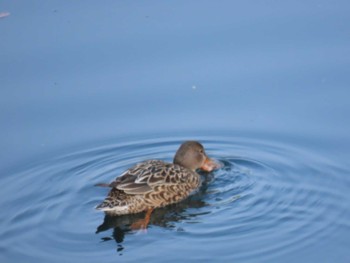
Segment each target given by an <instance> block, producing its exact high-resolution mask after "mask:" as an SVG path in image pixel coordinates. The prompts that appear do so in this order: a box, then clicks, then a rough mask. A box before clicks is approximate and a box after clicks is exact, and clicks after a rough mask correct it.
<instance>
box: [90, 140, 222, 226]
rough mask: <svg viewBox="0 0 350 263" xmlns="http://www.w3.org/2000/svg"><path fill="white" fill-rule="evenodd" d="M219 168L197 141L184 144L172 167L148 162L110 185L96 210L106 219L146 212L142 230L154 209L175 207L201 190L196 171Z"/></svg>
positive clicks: (152, 161)
mask: <svg viewBox="0 0 350 263" xmlns="http://www.w3.org/2000/svg"><path fill="white" fill-rule="evenodd" d="M215 168H218V164H217V163H215V162H214V161H213V160H211V159H209V158H208V156H207V155H206V153H205V151H204V147H203V146H202V145H201V144H200V143H199V142H196V141H187V142H184V143H183V144H182V145H181V146H180V148H179V149H178V150H177V152H176V154H175V157H174V161H173V163H166V162H163V161H160V160H150V161H145V162H142V163H139V164H137V165H135V166H134V167H132V168H130V169H128V170H127V171H125V172H124V173H123V174H122V175H121V176H120V177H117V178H116V179H115V180H114V181H113V182H112V183H110V184H108V185H104V184H100V185H103V186H108V187H111V188H112V189H111V190H110V192H109V194H108V196H107V197H106V199H105V200H104V201H103V202H102V203H101V204H100V205H98V206H97V207H96V209H98V210H102V211H104V212H105V213H106V214H108V215H124V214H133V213H139V212H143V211H146V212H147V213H146V218H145V219H144V220H143V221H142V222H141V223H140V224H139V226H137V227H138V228H145V227H146V226H147V224H148V222H149V218H150V215H151V213H152V211H153V209H154V208H157V207H162V206H166V205H169V204H173V203H177V202H179V201H181V200H183V199H185V198H186V197H188V196H189V195H190V194H191V193H192V192H193V191H194V190H196V189H197V188H198V187H199V186H200V176H199V174H197V173H196V170H197V169H201V170H204V171H208V172H210V171H212V170H213V169H215Z"/></svg>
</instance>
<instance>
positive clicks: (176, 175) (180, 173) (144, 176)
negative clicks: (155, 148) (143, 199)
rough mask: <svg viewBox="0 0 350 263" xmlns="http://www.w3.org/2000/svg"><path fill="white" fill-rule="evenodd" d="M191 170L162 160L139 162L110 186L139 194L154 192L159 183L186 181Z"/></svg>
mask: <svg viewBox="0 0 350 263" xmlns="http://www.w3.org/2000/svg"><path fill="white" fill-rule="evenodd" d="M189 174H191V172H190V171H189V170H188V169H186V168H183V167H181V166H179V165H174V164H172V163H166V162H163V161H160V160H150V161H145V162H142V163H139V164H137V165H135V166H134V167H133V168H130V169H129V170H127V171H125V172H124V173H123V174H122V175H121V176H120V177H117V178H116V179H115V181H113V182H112V183H111V184H110V187H113V188H116V189H119V190H122V191H124V192H125V193H126V194H131V195H137V194H146V193H149V192H152V191H153V189H154V187H155V186H157V185H170V184H179V183H183V182H186V180H187V177H188V176H189Z"/></svg>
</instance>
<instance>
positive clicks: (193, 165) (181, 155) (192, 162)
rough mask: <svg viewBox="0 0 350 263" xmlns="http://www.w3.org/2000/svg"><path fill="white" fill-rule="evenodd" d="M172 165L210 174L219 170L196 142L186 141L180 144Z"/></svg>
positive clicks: (217, 165)
mask: <svg viewBox="0 0 350 263" xmlns="http://www.w3.org/2000/svg"><path fill="white" fill-rule="evenodd" d="M174 164H178V165H181V166H183V167H185V168H188V169H190V170H192V171H195V170H197V169H201V170H203V171H207V172H210V171H212V170H214V169H217V168H219V164H217V163H216V162H214V161H213V160H212V159H210V158H209V157H208V156H207V154H206V153H205V150H204V147H203V145H202V144H200V143H199V142H197V141H187V142H184V143H183V144H181V146H180V148H179V149H178V150H177V152H176V154H175V157H174Z"/></svg>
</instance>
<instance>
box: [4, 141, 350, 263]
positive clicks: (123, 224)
mask: <svg viewBox="0 0 350 263" xmlns="http://www.w3.org/2000/svg"><path fill="white" fill-rule="evenodd" d="M186 139H190V138H187V137H178V138H168V137H160V138H157V139H154V138H152V139H149V138H145V139H139V140H133V141H132V140H131V141H130V140H129V141H127V142H117V143H115V142H112V143H107V144H102V145H99V146H97V147H91V148H88V149H82V150H80V151H75V152H73V153H69V154H67V155H62V156H57V157H56V158H53V159H50V160H46V161H42V162H41V163H40V164H39V165H36V166H34V167H30V168H29V169H26V170H23V171H19V172H17V173H15V174H12V175H11V176H7V177H6V178H5V179H2V183H3V184H4V185H7V186H8V187H7V188H6V189H4V193H3V194H5V196H6V195H8V196H10V197H11V199H10V200H9V202H8V203H6V204H1V209H3V210H4V211H7V215H6V216H2V218H1V219H2V221H3V222H4V224H5V229H4V231H3V233H2V234H1V240H2V241H1V242H0V248H1V250H2V251H3V250H5V251H6V253H7V254H8V255H9V256H10V255H11V256H12V257H14V255H15V254H16V255H17V256H16V257H15V258H17V259H19V260H20V259H24V258H32V259H33V261H35V260H37V259H46V260H47V261H51V262H52V261H57V262H58V261H64V260H65V259H68V258H70V259H79V261H82V260H83V259H84V260H85V261H91V260H93V259H96V257H97V256H98V257H100V259H101V258H105V259H107V255H109V253H110V252H109V251H110V247H109V246H107V247H106V246H102V245H101V241H103V243H105V242H106V241H110V240H115V241H116V242H117V243H119V246H118V248H117V251H118V252H120V253H121V254H124V255H125V254H126V253H127V251H128V249H125V247H123V246H121V245H120V244H121V243H123V242H125V240H126V239H130V242H129V247H133V249H132V250H133V251H137V250H138V249H140V248H138V247H137V244H138V241H137V239H138V238H139V237H138V236H137V235H133V234H134V233H133V232H132V231H130V228H129V226H130V225H131V223H132V222H133V221H135V220H137V219H138V218H140V216H142V215H130V216H122V217H117V218H109V217H106V218H105V219H104V220H102V219H103V215H102V214H101V213H98V212H96V211H94V209H93V207H94V206H95V205H96V204H98V203H99V202H100V201H101V200H103V198H104V197H105V195H106V189H103V188H97V187H94V185H95V184H97V183H100V182H109V181H111V180H112V179H114V178H115V177H116V176H118V175H119V174H121V173H122V172H123V171H124V170H125V169H127V168H128V167H130V166H132V165H134V164H135V163H137V162H140V161H143V160H146V159H163V160H166V161H171V160H172V158H173V155H174V153H175V151H176V149H177V147H178V146H179V144H180V143H181V142H182V141H184V140H186ZM198 140H200V141H201V142H202V143H203V144H204V145H205V147H206V148H207V152H208V154H210V155H211V156H212V157H214V158H216V159H217V160H218V161H220V162H221V163H222V164H223V166H222V168H221V169H219V170H217V171H215V172H214V173H211V174H203V178H204V183H203V187H202V188H201V189H200V191H198V192H197V193H196V194H194V195H193V196H191V197H190V198H188V199H187V200H185V201H184V202H181V203H179V204H175V205H171V206H168V207H165V208H161V209H157V210H156V211H155V212H154V214H153V215H152V218H151V226H150V228H149V232H148V235H147V238H148V239H152V240H153V242H155V243H156V244H157V245H159V246H160V247H162V246H166V244H167V243H166V242H165V243H161V244H160V243H159V242H160V241H158V240H160V239H159V238H158V236H159V235H160V232H159V231H158V230H157V229H165V230H176V232H172V231H171V232H170V235H172V236H173V237H172V238H173V239H176V240H182V242H184V243H186V242H192V241H194V243H195V244H197V243H200V241H201V240H206V239H207V240H210V246H209V245H208V247H207V248H206V249H205V250H207V251H215V253H220V254H221V255H223V257H225V258H230V259H245V260H251V259H256V258H259V259H260V260H269V259H274V258H277V256H281V255H290V254H292V253H293V252H295V251H298V250H300V249H301V248H303V247H307V246H310V245H312V244H313V243H315V242H318V241H319V240H322V239H325V238H326V237H329V236H332V235H334V233H336V232H337V231H339V229H343V228H348V227H349V224H348V223H347V222H348V221H347V220H346V219H348V213H347V205H346V204H347V201H348V195H347V192H346V191H347V186H348V185H349V181H348V179H346V178H345V177H344V176H341V175H343V174H346V173H348V171H347V170H345V169H344V168H343V166H341V165H338V164H337V163H336V162H334V160H332V159H327V158H326V157H325V156H323V155H319V154H317V153H315V152H313V151H311V149H305V148H303V147H301V146H295V145H294V144H293V146H291V144H288V143H286V142H285V141H284V143H282V142H280V141H271V140H266V139H265V140H258V139H256V138H254V139H252V138H244V137H230V136H226V137H224V136H211V137H208V136H205V137H204V136H201V137H199V138H198ZM13 193H15V194H13ZM101 223H102V224H101ZM96 228H97V235H96V234H95V233H94V232H95V230H96ZM109 229H113V231H112V233H111V232H110V230H109ZM152 233H154V235H152ZM156 233H157V235H156ZM106 235H108V236H106ZM162 235H166V234H164V233H162ZM107 243H110V242H107ZM215 244H216V245H215ZM19 248H25V249H19ZM43 248H45V249H43ZM164 249H165V250H166V247H164ZM192 249H194V250H198V251H201V250H203V248H202V247H201V246H200V245H193V246H192ZM62 251H64V252H65V254H64V257H65V258H56V259H55V258H52V255H55V254H56V255H57V254H58V253H59V252H62ZM184 251H186V249H185V250H184ZM184 253H185V255H186V252H184ZM188 253H189V252H188ZM203 253H204V255H205V254H206V253H207V252H205V251H204V252H203ZM82 255H83V256H82ZM187 256H188V259H189V260H190V259H191V254H189V255H187ZM107 261H108V260H107Z"/></svg>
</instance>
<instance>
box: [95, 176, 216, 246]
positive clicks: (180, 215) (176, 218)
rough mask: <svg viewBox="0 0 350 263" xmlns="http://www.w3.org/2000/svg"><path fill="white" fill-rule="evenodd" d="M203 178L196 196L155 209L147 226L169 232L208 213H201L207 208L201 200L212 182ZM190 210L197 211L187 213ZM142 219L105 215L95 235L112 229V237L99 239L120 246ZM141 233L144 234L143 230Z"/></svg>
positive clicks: (141, 216)
mask: <svg viewBox="0 0 350 263" xmlns="http://www.w3.org/2000/svg"><path fill="white" fill-rule="evenodd" d="M203 177H204V178H205V180H204V183H203V185H202V186H201V188H200V189H199V190H198V192H197V193H196V194H194V195H192V196H191V197H189V198H188V199H186V200H184V201H183V202H180V203H177V204H172V205H168V206H166V207H162V208H157V209H155V210H154V212H153V213H152V216H151V217H150V220H149V225H153V226H159V227H163V228H166V229H170V230H172V229H173V230H179V229H177V228H176V222H181V221H188V220H193V219H195V218H196V217H199V216H201V215H204V214H208V213H210V212H209V210H208V211H202V210H201V209H200V208H202V207H206V206H208V204H207V203H206V202H204V201H203V200H201V199H202V198H203V195H204V194H205V192H206V189H207V184H208V182H209V181H210V180H212V177H210V176H208V175H205V176H203ZM191 209H195V210H197V211H191V212H189V210H191ZM143 217H144V214H143V213H138V214H128V215H122V216H111V215H108V214H107V215H105V217H104V220H103V223H102V224H101V225H99V226H98V227H97V230H96V234H99V233H101V232H104V231H107V230H109V229H113V234H112V237H111V236H108V237H103V238H101V239H102V240H103V241H109V240H113V239H114V240H115V241H116V242H117V243H118V244H121V243H123V241H124V238H125V236H126V235H128V234H132V233H135V230H134V229H133V227H132V226H133V224H134V223H135V222H138V221H139V220H143ZM143 232H145V230H144V231H143ZM122 249H123V248H122V247H119V250H122Z"/></svg>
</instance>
